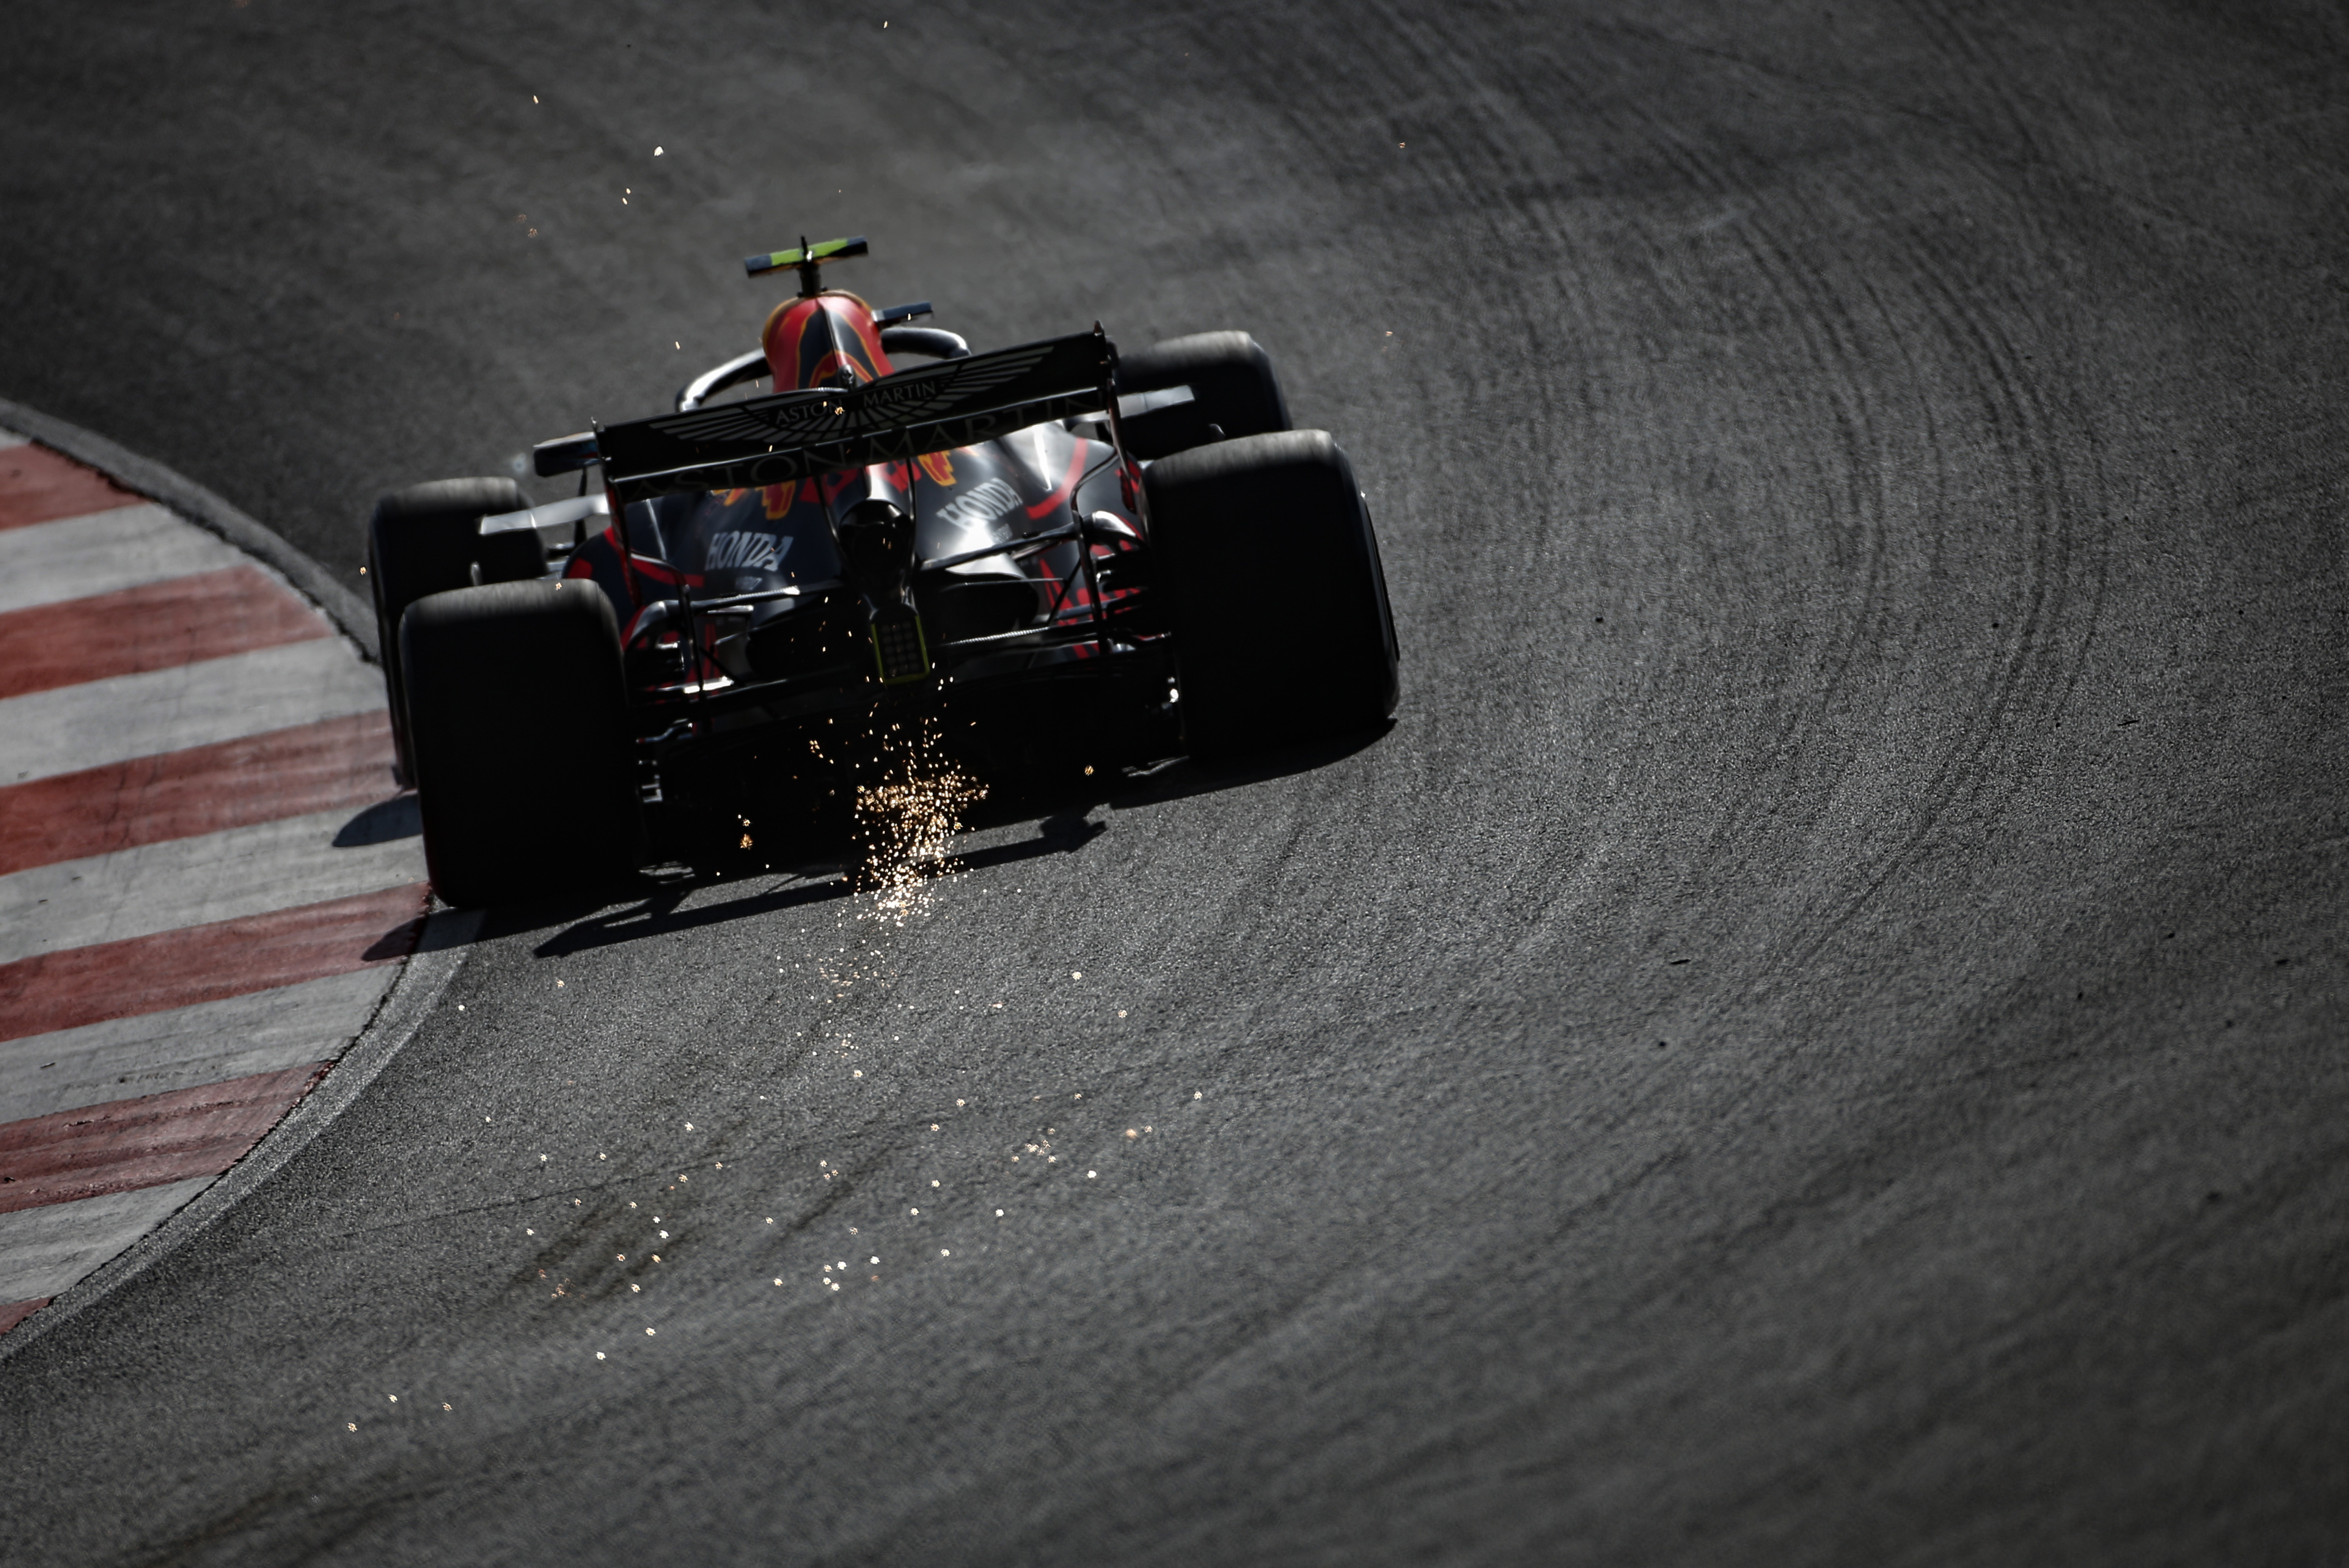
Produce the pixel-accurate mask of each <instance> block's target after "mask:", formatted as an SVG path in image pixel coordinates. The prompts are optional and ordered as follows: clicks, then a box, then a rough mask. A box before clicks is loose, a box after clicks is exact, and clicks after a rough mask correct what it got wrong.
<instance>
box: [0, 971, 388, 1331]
mask: <svg viewBox="0 0 2349 1568" xmlns="http://www.w3.org/2000/svg"><path fill="white" fill-rule="evenodd" d="M396 978H398V974H397V971H396V969H395V967H394V966H393V965H390V964H371V965H369V966H368V967H367V968H366V969H359V970H353V971H351V972H350V973H348V974H334V975H328V976H327V977H326V979H324V980H305V981H303V982H302V983H301V984H299V985H281V986H279V987H277V988H276V989H275V990H274V991H257V992H253V993H252V994H251V995H249V996H232V997H230V998H228V999H227V1000H225V1001H222V1002H200V1003H198V1004H197V1005H196V1006H193V1007H175V1008H172V1009H171V1011H169V1012H148V1013H142V1014H140V1016H139V1017H136V1018H114V1019H109V1020H108V1021H107V1022H106V1023H85V1024H83V1025H82V1026H81V1027H80V1028H78V1029H59V1030H57V1031H55V1032H53V1033H47V1034H33V1035H28V1036H26V1038H24V1039H22V1040H8V1041H0V1122H20V1121H24V1120H26V1118H28V1117H31V1116H48V1115H49V1114H51V1113H52V1112H55V1111H70V1110H77V1109H78V1108H80V1107H81V1106H102V1105H106V1104H108V1103H109V1102H110V1101H114V1100H135V1099H137V1098H139V1097H140V1096H142V1095H161V1094H168V1093H170V1092H171V1090H173V1089H196V1088H202V1086H203V1085H206V1084H224V1083H226V1082H228V1081H229V1080H230V1079H231V1078H248V1077H251V1076H252V1075H254V1074H255V1073H274V1072H277V1071H279V1070H280V1069H282V1068H285V1067H298V1066H301V1065H302V1064H305V1063H306V1062H328V1061H332V1060H334V1059H335V1058H336V1057H339V1056H340V1055H341V1054H343V1052H344V1051H345V1049H347V1047H348V1046H349V1044H350V1043H351V1041H352V1039H353V1038H354V1037H355V1036H357V1033H358V1032H359V1031H360V1030H361V1029H364V1028H366V1027H367V1020H368V1019H370V1018H372V1017H374V1016H375V1010H376V1004H377V1003H378V1002H381V1001H382V1000H383V993H384V992H387V991H388V990H390V989H391V982H392V981H393V980H395V979H396ZM36 1294H38V1293H37V1292H36ZM8 1299H9V1300H11V1301H22V1300H24V1299H25V1298H24V1297H22V1296H11V1297H9V1298H8Z"/></svg>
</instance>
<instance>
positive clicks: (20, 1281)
mask: <svg viewBox="0 0 2349 1568" xmlns="http://www.w3.org/2000/svg"><path fill="white" fill-rule="evenodd" d="M217 1180H219V1178H218V1177H216V1176H199V1177H196V1178H194V1179H191V1180H188V1181H174V1182H172V1183H171V1185H170V1186H168V1187H142V1188H140V1189H139V1190H137V1191H136V1192H109V1193H108V1194H106V1195H105V1196H104V1197H102V1198H81V1199H75V1200H74V1201H73V1202H71V1203H47V1204H44V1205H42V1206H41V1207H40V1208H38V1209H19V1210H16V1213H14V1214H0V1302H28V1301H35V1300H37V1299H38V1298H40V1297H42V1296H53V1295H56V1294H57V1293H59V1292H60V1291H63V1290H64V1289H65V1288H66V1287H67V1286H68V1285H71V1284H74V1283H76V1282H78V1281H80V1280H81V1279H82V1278H83V1277H84V1276H85V1275H87V1274H89V1273H90V1272H93V1271H95V1270H96V1269H97V1268H98V1265H99V1264H101V1263H104V1262H109V1261H110V1260H111V1259H112V1258H113V1257H114V1256H115V1254H117V1253H118V1252H119V1251H122V1250H123V1249H124V1248H125V1247H128V1246H129V1245H130V1243H131V1242H133V1241H137V1240H139V1238H140V1237H141V1236H144V1235H145V1234H147V1232H148V1231H152V1230H153V1229H154V1228H155V1227H156V1226H158V1225H160V1224H161V1223H162V1222H163V1221H164V1220H169V1219H170V1218H171V1216H172V1215H173V1214H176V1213H178V1212H179V1211H180V1210H181V1208H183V1207H185V1206H186V1204H187V1203H188V1202H189V1201H190V1200H191V1199H193V1198H194V1197H195V1196H196V1194H197V1193H199V1192H202V1190H203V1189H205V1188H207V1187H210V1186H211V1185H212V1183H213V1182H215V1181H217Z"/></svg>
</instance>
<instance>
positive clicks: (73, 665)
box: [0, 566, 333, 697]
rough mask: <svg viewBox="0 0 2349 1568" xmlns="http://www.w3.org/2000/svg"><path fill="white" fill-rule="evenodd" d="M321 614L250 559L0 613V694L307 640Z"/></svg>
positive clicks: (321, 630)
mask: <svg viewBox="0 0 2349 1568" xmlns="http://www.w3.org/2000/svg"><path fill="white" fill-rule="evenodd" d="M332 629H333V628H331V627H329V626H328V625H327V624H326V617H324V616H322V615H320V614H319V613H318V612H317V611H316V610H314V609H312V608H311V607H309V606H308V605H306V604H305V603H303V602H302V600H301V599H300V597H297V596H296V595H295V594H293V593H291V592H289V591H287V590H286V589H285V588H283V587H279V586H278V585H277V584H275V583H273V582H271V581H270V580H269V578H268V577H267V576H264V574H263V573H262V572H260V571H259V570H258V569H256V568H254V567H252V566H229V567H225V568H223V569H222V570H220V571H217V572H198V573H195V574H194V575H192V576H185V577H173V578H171V580H170V581H168V582H160V583H148V584H146V585H144V586H143V587H135V588H124V589H123V590H122V591H121V592H119V593H112V594H96V595H93V596H91V597H88V598H86V599H67V600H66V601H64V602H63V603H61V604H51V605H40V606H37V607H35V608H32V609H21V610H16V611H13V612H11V613H9V614H6V615H0V697H21V696H23V695H24V694H25V693H26V692H28V691H48V690H50V689H51V688H53V687H57V686H73V685H77V684H78V683H80V682H82V681H85V680H105V679H106V678H107V677H108V676H109V675H136V674H138V673H139V672H140V671H141V670H168V669H171V668H172V667H173V666H176V665H181V664H193V663H195V662H196V661H197V660H199V659H224V658H226V657H227V656H228V655H230V654H232V653H249V652H251V651H252V650H253V649H256V648H274V647H276V646H278V645H279V644H281V643H287V642H307V641H309V640H310V639H313V638H320V637H325V636H326V635H327V634H328V633H329V632H330V631H331V630H332Z"/></svg>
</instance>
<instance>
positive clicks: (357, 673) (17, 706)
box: [0, 535, 384, 784]
mask: <svg viewBox="0 0 2349 1568" xmlns="http://www.w3.org/2000/svg"><path fill="white" fill-rule="evenodd" d="M0 537H5V535H0ZM383 704H384V696H383V677H382V676H381V675H380V674H378V672H377V671H376V670H373V669H370V668H369V667H368V666H367V665H365V664H362V663H361V662H360V661H359V659H358V656H357V654H355V653H353V652H352V651H351V650H350V649H348V648H347V647H346V646H344V644H343V641H342V639H340V638H331V637H328V638H316V639H312V640H310V641H307V642H295V643H287V644H285V645H284V646H282V647H278V648H263V649H254V651H253V652H251V653H237V654H231V655H230V656H229V657H228V658H226V659H205V660H202V662H200V663H196V664H182V665H179V666H177V667H176V668H173V669H171V670H148V671H146V672H145V673H143V674H139V675H117V676H113V677H111V678H109V679H108V680H92V681H88V682H87V683H86V684H83V685H80V686H64V687H59V688H57V690H55V691H34V692H28V693H27V694H26V695H25V696H22V697H11V698H8V699H6V700H5V701H0V784H22V783H23V782H24V781H26V779H36V778H47V777H48V776H49V775H50V774H70V773H78V772H79V771H80V770H82V769H83V768H94V767H99V766H102V765H104V764H106V763H119V762H126V761H128V760H129V759H130V758H132V757H148V756H154V755H157V754H159V753H163V752H179V751H185V750H187V749H188V748H189V747H191V746H208V745H212V744H213V743H214V742H220V741H233V740H239V739H242V738H243V737H245V736H247V735H261V734H266V733H268V732H270V731H272V730H284V729H288V728H291V727H292V726H294V725H295V724H307V723H311V722H315V721H316V720H319V719H336V718H341V717H343V716H344V715H346V714H350V713H363V712H367V711H372V710H376V709H380V708H381V707H382V706H383Z"/></svg>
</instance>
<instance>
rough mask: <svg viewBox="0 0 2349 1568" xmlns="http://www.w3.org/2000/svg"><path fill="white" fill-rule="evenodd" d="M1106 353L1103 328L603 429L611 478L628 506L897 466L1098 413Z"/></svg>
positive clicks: (601, 444) (601, 442)
mask: <svg viewBox="0 0 2349 1568" xmlns="http://www.w3.org/2000/svg"><path fill="white" fill-rule="evenodd" d="M1110 354H1111V349H1110V347H1109V342H1108V339H1106V338H1105V337H1102V336H1101V335H1100V334H1099V332H1098V331H1095V332H1086V333H1079V334H1077V335H1075V336H1072V337H1054V338H1049V339H1047V340H1045V341H1044V342H1041V343H1029V344H1023V345H1021V346H1020V347H1019V348H1005V349H1002V350H999V352H996V353H993V354H979V355H974V356H972V357H971V358H967V359H952V360H948V361H947V363H945V364H943V365H936V366H931V367H926V368H925V369H919V370H910V371H905V372H904V373H901V374H899V375H895V376H885V377H884V378H882V379H880V380H878V381H874V382H871V383H869V384H867V385H865V386H863V387H854V388H824V387H818V388H810V389H805V390H801V391H792V392H782V393H778V394H775V395H773V396H771V397H765V398H753V399H750V400H747V401H744V402H740V403H730V404H725V405H722V406H720V407H719V408H715V409H698V410H694V411H693V412H691V413H685V414H665V415H662V416H660V417H658V418H655V419H649V420H637V421H633V422H631V423H628V424H624V425H613V426H610V427H608V428H606V429H605V430H602V431H598V432H597V437H596V444H597V449H598V450H599V451H600V452H602V453H603V456H604V462H605V478H606V479H607V480H609V481H610V482H611V483H614V484H615V485H616V486H618V487H619V488H620V489H621V491H622V492H623V493H624V495H626V497H627V498H628V499H632V500H633V499H639V498H641V497H643V496H646V495H653V494H659V493H667V492H670V491H678V490H688V489H715V488H729V487H733V486H738V485H761V484H773V483H783V482H785V481H788V480H792V479H799V478H804V477H806V476H808V475H810V474H813V473H820V472H827V471H830V470H833V469H840V468H853V467H856V466H859V465H861V464H864V463H868V462H894V461H897V460H902V459H905V458H911V457H916V456H919V455H921V454H922V453H925V452H942V451H945V450H947V448H949V447H957V446H967V445H969V444H971V443H972V442H975V441H987V440H989V439H992V438H993V437H996V436H999V435H1004V434H1008V433H1009V431H1013V430H1016V429H1019V428H1021V427H1023V426H1025V425H1030V424H1036V423H1039V422H1040V421H1045V420H1050V419H1060V418H1062V417H1065V416H1066V415H1069V414H1072V413H1080V412H1087V411H1092V410H1099V409H1100V408H1101V407H1102V401H1103V398H1104V396H1105V392H1104V388H1105V385H1106V383H1107V381H1108V379H1109V362H1110Z"/></svg>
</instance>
